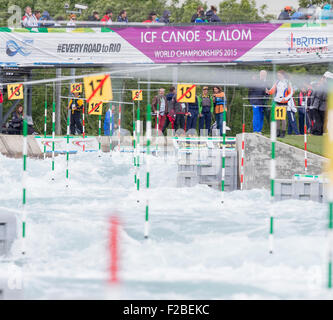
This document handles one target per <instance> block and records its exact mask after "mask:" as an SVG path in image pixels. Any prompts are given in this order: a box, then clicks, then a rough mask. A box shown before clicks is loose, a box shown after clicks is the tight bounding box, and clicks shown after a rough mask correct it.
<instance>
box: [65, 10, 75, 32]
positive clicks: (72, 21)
mask: <svg viewBox="0 0 333 320" xmlns="http://www.w3.org/2000/svg"><path fill="white" fill-rule="evenodd" d="M67 26H68V27H74V26H76V15H75V14H74V13H73V14H71V15H70V16H69V21H68V22H67ZM70 30H72V29H71V28H68V31H70Z"/></svg>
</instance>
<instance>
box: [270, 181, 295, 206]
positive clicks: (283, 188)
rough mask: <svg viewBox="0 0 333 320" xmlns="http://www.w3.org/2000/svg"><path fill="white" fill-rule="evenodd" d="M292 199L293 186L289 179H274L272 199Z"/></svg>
mask: <svg viewBox="0 0 333 320" xmlns="http://www.w3.org/2000/svg"><path fill="white" fill-rule="evenodd" d="M293 197H294V184H293V181H292V180H290V179H276V180H275V183H274V199H275V200H277V201H280V200H289V199H293Z"/></svg>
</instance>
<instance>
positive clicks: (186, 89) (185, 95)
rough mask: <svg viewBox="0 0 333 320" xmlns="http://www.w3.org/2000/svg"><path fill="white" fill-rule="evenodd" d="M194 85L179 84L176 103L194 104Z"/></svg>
mask: <svg viewBox="0 0 333 320" xmlns="http://www.w3.org/2000/svg"><path fill="white" fill-rule="evenodd" d="M195 93H196V85H195V84H179V85H178V86H177V102H190V103H193V102H195Z"/></svg>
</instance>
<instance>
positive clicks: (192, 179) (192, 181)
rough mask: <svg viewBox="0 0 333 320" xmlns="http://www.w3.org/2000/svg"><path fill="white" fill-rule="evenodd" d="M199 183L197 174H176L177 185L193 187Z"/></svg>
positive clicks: (179, 186)
mask: <svg viewBox="0 0 333 320" xmlns="http://www.w3.org/2000/svg"><path fill="white" fill-rule="evenodd" d="M198 183H199V179H198V176H182V175H180V176H179V175H177V187H178V188H184V187H194V186H195V185H197V184H198Z"/></svg>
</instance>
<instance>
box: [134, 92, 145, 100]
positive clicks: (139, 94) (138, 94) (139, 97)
mask: <svg viewBox="0 0 333 320" xmlns="http://www.w3.org/2000/svg"><path fill="white" fill-rule="evenodd" d="M142 99H143V97H142V90H132V100H133V101H142Z"/></svg>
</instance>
